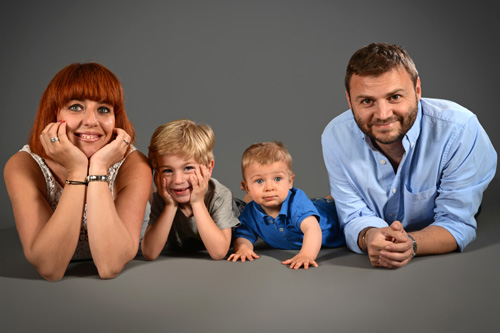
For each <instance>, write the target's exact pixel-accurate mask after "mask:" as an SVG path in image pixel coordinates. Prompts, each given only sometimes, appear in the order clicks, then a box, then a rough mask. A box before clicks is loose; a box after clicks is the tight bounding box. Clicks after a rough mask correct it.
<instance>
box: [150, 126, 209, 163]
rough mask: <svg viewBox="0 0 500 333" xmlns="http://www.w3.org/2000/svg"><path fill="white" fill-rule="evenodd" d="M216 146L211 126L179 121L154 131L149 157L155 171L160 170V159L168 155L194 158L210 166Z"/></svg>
mask: <svg viewBox="0 0 500 333" xmlns="http://www.w3.org/2000/svg"><path fill="white" fill-rule="evenodd" d="M214 145H215V135H214V132H213V130H212V128H211V127H210V126H208V125H206V124H197V123H195V122H194V121H191V120H189V119H179V120H174V121H171V122H168V123H166V124H163V125H161V126H159V127H158V128H157V129H156V130H155V131H154V133H153V135H152V136H151V142H150V145H149V147H148V150H149V153H148V157H149V161H150V163H151V165H152V167H153V169H154V170H158V164H157V163H158V162H157V160H158V157H159V156H161V155H168V154H171V155H180V156H182V157H184V158H187V159H189V158H193V159H194V160H195V161H196V162H198V163H200V164H203V165H209V164H210V161H211V160H213V158H214V154H213V149H214Z"/></svg>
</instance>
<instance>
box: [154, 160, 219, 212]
mask: <svg viewBox="0 0 500 333" xmlns="http://www.w3.org/2000/svg"><path fill="white" fill-rule="evenodd" d="M157 162H158V172H159V174H160V178H161V179H165V180H166V191H167V192H168V194H170V196H171V197H172V199H174V200H175V201H176V202H177V203H179V204H187V203H189V201H190V199H191V194H192V191H193V186H192V185H191V181H190V180H189V178H190V177H191V176H196V174H195V171H196V170H200V165H201V164H200V163H198V162H197V161H196V160H195V159H194V158H185V157H182V156H179V155H174V154H167V155H160V156H159V157H158V160H157ZM213 166H214V163H213V160H212V161H211V163H210V165H208V166H207V167H208V171H209V176H210V175H211V174H212V170H213Z"/></svg>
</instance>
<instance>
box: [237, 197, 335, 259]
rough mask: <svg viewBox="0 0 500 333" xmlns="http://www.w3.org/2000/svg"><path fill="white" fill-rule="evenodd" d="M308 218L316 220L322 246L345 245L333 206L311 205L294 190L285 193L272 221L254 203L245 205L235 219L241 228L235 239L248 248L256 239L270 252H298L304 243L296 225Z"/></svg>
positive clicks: (310, 202) (315, 202)
mask: <svg viewBox="0 0 500 333" xmlns="http://www.w3.org/2000/svg"><path fill="white" fill-rule="evenodd" d="M311 215H313V216H315V217H316V219H317V220H318V222H319V225H320V227H321V231H322V237H323V241H322V245H323V246H326V247H338V246H344V245H345V239H344V235H343V232H342V231H341V230H340V228H339V223H338V219H337V212H336V209H335V205H334V204H333V202H332V203H329V202H327V201H325V200H313V201H311V199H309V198H308V197H307V195H306V194H305V193H304V191H302V190H300V189H298V188H295V187H293V188H292V189H291V190H290V191H289V193H288V196H287V198H286V200H285V201H284V202H283V203H282V205H281V210H280V212H279V214H278V216H277V217H276V218H273V217H271V216H269V215H267V214H266V213H265V212H264V210H263V209H262V207H261V206H260V205H259V204H257V203H255V202H254V201H252V202H250V203H248V204H247V205H246V206H245V209H244V210H243V211H242V212H241V214H240V216H239V219H240V222H241V225H240V226H239V227H238V228H237V229H236V231H235V237H242V238H246V239H248V240H249V241H250V242H251V243H252V244H253V243H255V242H256V241H257V239H258V238H259V237H260V238H261V239H262V240H263V241H264V242H266V243H267V244H268V245H269V246H271V247H273V248H278V249H285V250H298V249H300V248H301V247H302V242H303V239H304V233H303V232H302V230H300V224H301V223H302V221H303V220H304V219H305V218H306V217H309V216H311Z"/></svg>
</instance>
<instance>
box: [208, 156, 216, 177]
mask: <svg viewBox="0 0 500 333" xmlns="http://www.w3.org/2000/svg"><path fill="white" fill-rule="evenodd" d="M214 165H215V161H214V160H213V159H211V160H210V163H209V164H208V165H207V168H208V173H209V174H210V177H212V171H214Z"/></svg>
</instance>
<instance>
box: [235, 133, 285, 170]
mask: <svg viewBox="0 0 500 333" xmlns="http://www.w3.org/2000/svg"><path fill="white" fill-rule="evenodd" d="M254 162H257V163H259V164H263V165H266V164H272V163H274V162H284V163H285V164H286V165H287V167H288V171H289V172H290V173H292V174H293V171H292V162H293V160H292V155H290V153H289V152H288V150H287V149H286V147H285V145H284V144H283V143H281V142H280V141H272V142H260V143H254V144H253V145H251V146H250V147H248V148H247V149H246V150H245V152H244V153H243V156H242V157H241V173H242V174H243V178H245V169H246V168H247V167H248V166H249V165H250V164H252V163H254Z"/></svg>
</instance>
